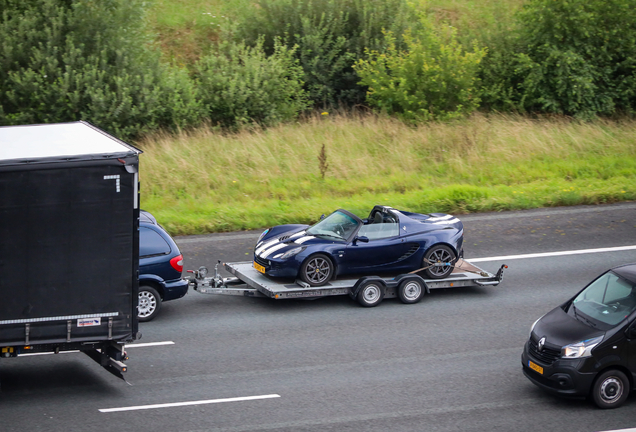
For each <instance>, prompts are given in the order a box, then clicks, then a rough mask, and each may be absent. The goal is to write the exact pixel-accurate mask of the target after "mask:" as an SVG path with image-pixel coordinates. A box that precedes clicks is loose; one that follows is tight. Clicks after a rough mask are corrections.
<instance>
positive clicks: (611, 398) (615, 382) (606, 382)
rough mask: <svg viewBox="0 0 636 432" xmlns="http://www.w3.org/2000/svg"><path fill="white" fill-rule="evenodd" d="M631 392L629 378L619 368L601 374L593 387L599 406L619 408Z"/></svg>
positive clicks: (595, 399) (593, 395)
mask: <svg viewBox="0 0 636 432" xmlns="http://www.w3.org/2000/svg"><path fill="white" fill-rule="evenodd" d="M628 394H629V380H628V379H627V377H626V376H625V374H624V373H623V372H621V371H619V370H608V371H605V372H603V373H602V374H600V375H599V376H598V377H597V378H596V381H595V382H594V386H593V387H592V398H593V399H594V403H595V404H596V406H598V407H599V408H603V409H607V408H618V407H619V406H621V405H622V404H623V402H625V399H627V395H628Z"/></svg>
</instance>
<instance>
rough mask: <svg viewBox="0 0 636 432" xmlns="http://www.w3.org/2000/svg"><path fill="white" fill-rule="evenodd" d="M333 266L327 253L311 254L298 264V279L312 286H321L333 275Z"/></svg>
mask: <svg viewBox="0 0 636 432" xmlns="http://www.w3.org/2000/svg"><path fill="white" fill-rule="evenodd" d="M333 273H334V268H333V264H332V263H331V260H330V259H329V257H327V255H324V254H316V255H312V256H310V257H309V258H307V260H306V261H305V262H304V263H303V265H302V266H300V279H302V280H303V281H305V282H307V283H308V284H309V285H311V286H312V287H319V286H323V285H324V284H326V283H327V282H329V280H331V277H332V276H333Z"/></svg>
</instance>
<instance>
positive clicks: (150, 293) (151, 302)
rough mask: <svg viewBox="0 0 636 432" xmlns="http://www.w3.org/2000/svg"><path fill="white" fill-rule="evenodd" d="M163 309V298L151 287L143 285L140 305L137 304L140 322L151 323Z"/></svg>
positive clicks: (140, 289) (140, 293)
mask: <svg viewBox="0 0 636 432" xmlns="http://www.w3.org/2000/svg"><path fill="white" fill-rule="evenodd" d="M159 309H161V296H160V295H159V293H158V292H157V290H156V289H154V288H153V287H151V286H148V285H142V286H140V287H139V303H137V317H138V318H139V321H141V322H145V321H150V320H151V319H153V318H154V317H156V316H157V314H158V313H159Z"/></svg>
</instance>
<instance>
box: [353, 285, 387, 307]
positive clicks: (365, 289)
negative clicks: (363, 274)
mask: <svg viewBox="0 0 636 432" xmlns="http://www.w3.org/2000/svg"><path fill="white" fill-rule="evenodd" d="M383 298H384V287H383V286H382V285H381V284H380V283H378V282H375V281H366V282H362V284H361V286H360V290H359V291H358V303H360V304H361V305H362V306H364V307H373V306H377V305H379V304H380V302H381V301H382V299H383Z"/></svg>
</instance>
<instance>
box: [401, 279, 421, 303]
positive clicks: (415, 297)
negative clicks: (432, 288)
mask: <svg viewBox="0 0 636 432" xmlns="http://www.w3.org/2000/svg"><path fill="white" fill-rule="evenodd" d="M425 292H426V290H425V288H424V283H423V281H422V280H419V278H418V279H416V278H413V277H408V278H405V279H403V280H402V281H400V284H399V285H398V289H397V294H398V298H399V299H400V301H401V302H402V303H405V304H414V303H417V302H419V301H420V300H422V297H424V293H425Z"/></svg>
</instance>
